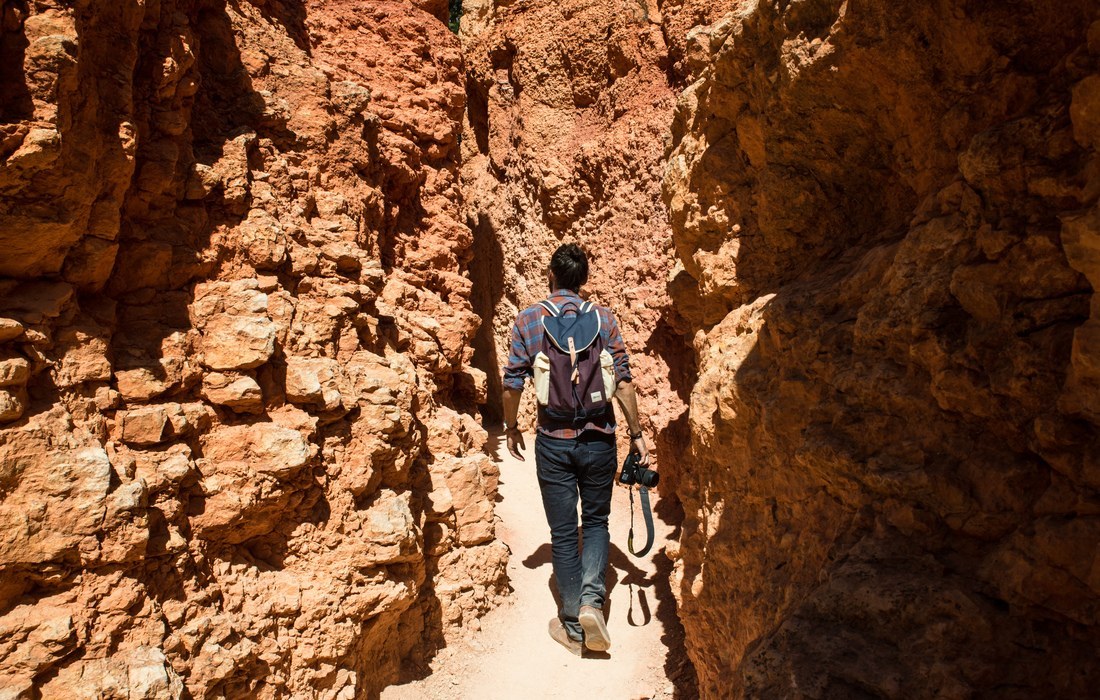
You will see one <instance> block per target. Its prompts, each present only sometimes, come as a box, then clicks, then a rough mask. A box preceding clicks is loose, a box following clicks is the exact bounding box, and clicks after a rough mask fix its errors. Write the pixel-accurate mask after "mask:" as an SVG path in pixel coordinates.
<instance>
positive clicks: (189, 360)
mask: <svg viewBox="0 0 1100 700" xmlns="http://www.w3.org/2000/svg"><path fill="white" fill-rule="evenodd" d="M445 13H446V3H438V2H434V3H407V2H396V1H393V2H391V1H384V0H356V1H354V2H353V1H352V0H338V1H337V2H323V3H322V2H319V1H313V0H310V1H308V2H297V1H289V0H255V1H253V2H236V1H234V2H224V1H222V0H159V1H158V2H140V1H138V0H127V1H124V2H97V3H88V2H80V3H76V4H75V5H74V4H73V3H67V2H60V1H59V2H52V1H50V0H43V1H41V2H33V3H31V2H24V1H22V0H14V1H8V2H4V3H3V16H2V20H0V22H2V24H0V27H2V33H0V248H2V249H3V253H2V254H0V469H2V471H0V670H2V674H3V675H2V676H0V689H2V691H0V696H3V697H10V698H23V697H27V698H29V697H65V698H78V697H130V698H135V697H142V698H152V697H157V698H177V697H193V698H206V697H235V698H275V697H317V698H351V697H366V696H369V695H370V694H372V693H374V692H376V691H377V690H378V689H379V688H380V687H382V686H383V685H385V684H387V683H389V682H390V681H391V680H392V679H393V678H395V677H396V675H397V674H398V673H399V672H400V670H401V669H402V667H403V666H404V667H406V668H408V667H410V666H415V665H416V664H417V661H418V659H422V658H423V657H424V655H425V654H427V653H430V651H431V650H432V649H433V648H434V647H436V646H437V645H438V644H440V643H441V642H442V640H443V638H444V637H445V636H446V635H450V634H455V633H457V630H458V629H459V627H460V626H461V625H463V624H466V625H470V626H476V618H477V616H478V615H479V614H480V613H481V612H482V611H484V610H485V609H487V608H488V607H489V606H491V605H493V604H494V603H495V601H496V600H497V599H498V597H499V596H500V595H501V594H502V593H503V587H504V586H505V585H506V584H505V581H504V558H505V554H506V552H505V551H504V548H503V546H502V545H500V544H498V543H496V542H495V540H494V524H493V523H494V516H493V512H492V503H493V497H494V495H495V492H496V479H497V473H496V469H495V467H494V465H493V464H492V463H491V462H490V461H489V460H488V458H487V457H485V455H484V453H483V451H482V449H481V448H482V446H483V444H484V442H485V439H486V435H485V432H484V431H483V430H482V429H481V428H480V427H479V425H478V423H477V422H476V421H475V420H474V419H473V417H472V414H471V412H472V411H473V410H474V408H475V405H476V403H478V402H483V401H484V400H485V377H484V375H482V374H480V373H479V372H478V371H477V370H474V369H472V368H471V367H470V365H469V360H470V355H471V351H470V350H469V349H468V347H467V344H468V341H469V340H470V338H471V337H472V335H473V333H474V330H475V328H476V326H477V318H476V316H475V315H474V314H473V312H472V310H471V306H470V303H469V298H470V282H469V279H468V277H467V275H466V267H467V263H468V261H469V258H470V254H471V245H472V239H471V236H470V233H469V230H468V229H467V228H466V227H465V226H464V225H463V223H462V222H461V221H460V218H459V217H460V209H459V208H460V206H461V201H462V200H461V196H460V194H459V192H458V184H459V183H458V170H457V163H458V147H459V145H458V142H459V139H458V135H459V132H460V128H461V118H462V114H463V110H464V106H465V95H466V93H465V89H464V75H463V71H462V56H461V52H460V48H459V43H458V40H457V39H456V38H455V37H454V36H453V35H452V34H450V33H449V32H448V31H447V29H446V26H445V24H444V23H443V21H442V20H445V19H446V17H445Z"/></svg>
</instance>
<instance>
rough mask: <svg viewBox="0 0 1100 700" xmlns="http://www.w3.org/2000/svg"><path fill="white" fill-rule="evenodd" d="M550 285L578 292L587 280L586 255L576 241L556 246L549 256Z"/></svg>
mask: <svg viewBox="0 0 1100 700" xmlns="http://www.w3.org/2000/svg"><path fill="white" fill-rule="evenodd" d="M550 277H551V279H550V286H551V291H553V290H555V289H571V290H573V291H574V292H579V291H580V289H581V285H583V284H584V283H585V282H587V281H588V256H587V255H585V254H584V251H583V250H581V247H580V246H579V245H577V244H576V243H566V244H565V245H561V246H558V249H557V250H555V251H554V255H553V256H551V257H550Z"/></svg>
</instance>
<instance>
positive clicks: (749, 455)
mask: <svg viewBox="0 0 1100 700" xmlns="http://www.w3.org/2000/svg"><path fill="white" fill-rule="evenodd" d="M1096 20H1097V17H1096V7H1095V3H1091V2H1070V3H1064V2H1058V3H1055V2H1028V3H1024V4H1017V5H1013V6H1012V8H1011V9H1009V8H1007V7H1001V6H992V5H989V6H983V7H978V6H975V5H973V4H970V3H947V4H941V5H937V6H935V7H934V8H933V7H932V6H925V5H919V4H918V5H914V4H905V3H900V4H899V3H887V2H867V3H846V2H844V3H842V2H839V1H838V2H809V1H807V2H792V3H770V2H767V3H756V2H745V3H741V4H740V5H739V7H738V8H736V10H735V11H734V12H732V13H730V14H729V15H727V16H726V17H725V18H723V19H722V20H721V21H719V22H716V23H715V24H713V25H711V26H710V27H709V28H706V29H703V30H699V31H697V32H696V33H695V37H696V39H697V40H698V41H697V42H696V45H697V46H703V45H707V46H710V47H711V48H712V51H711V53H710V54H709V56H706V57H702V56H701V57H700V59H701V60H702V58H705V60H703V61H702V63H701V64H700V66H701V67H700V68H699V70H698V73H697V75H698V80H696V81H695V82H694V83H693V84H692V85H691V86H690V87H688V88H687V89H686V90H685V91H684V93H683V95H682V96H681V98H680V102H679V106H678V108H677V113H676V118H675V121H674V125H673V133H674V148H673V150H672V152H671V155H670V158H669V166H668V171H667V175H666V180H665V189H664V191H665V197H666V200H667V202H668V203H669V206H670V217H671V221H672V228H673V231H674V238H675V245H676V249H677V252H678V255H679V257H680V260H681V261H682V264H683V270H682V272H680V273H679V274H678V275H677V276H676V277H675V278H674V279H673V280H672V282H671V285H670V291H671V293H672V297H673V303H674V305H675V306H676V308H677V310H678V312H679V314H680V316H681V317H682V318H683V319H684V320H686V321H687V322H688V326H687V327H686V328H685V330H688V331H690V332H694V334H695V335H694V337H695V347H696V351H697V353H698V359H699V379H698V383H697V384H696V385H695V387H694V389H693V391H692V395H691V409H690V415H691V437H692V443H691V462H690V470H689V471H688V472H687V473H686V474H684V475H682V476H681V478H680V481H679V488H678V492H679V495H680V497H681V499H682V501H683V504H684V509H685V522H684V525H683V538H682V550H681V555H682V559H681V562H680V565H679V568H678V571H677V576H678V584H679V585H678V588H679V590H680V593H681V597H682V601H681V602H682V606H681V617H682V619H683V621H684V625H685V628H686V630H687V635H688V645H689V650H690V651H691V654H692V658H693V660H694V661H695V664H696V666H697V669H698V671H699V676H700V684H701V689H702V690H703V692H704V694H705V695H707V696H710V697H726V696H741V695H744V696H747V697H756V698H761V697H764V698H767V697H776V698H778V697H790V696H791V694H792V693H793V694H797V695H800V696H806V697H815V698H827V697H891V698H919V697H928V698H931V697H937V698H938V697H959V698H962V697H973V696H975V695H996V696H997V697H1021V698H1022V697H1037V696H1048V695H1049V696H1052V697H1053V696H1057V697H1087V696H1089V695H1090V694H1091V693H1093V692H1095V691H1094V689H1095V687H1096V685H1097V682H1098V681H1100V666H1098V665H1097V664H1096V657H1095V649H1096V645H1097V643H1098V642H1100V619H1098V618H1097V613H1098V611H1100V579H1098V578H1097V571H1100V568H1098V566H1100V564H1098V561H1100V560H1098V559H1097V556H1098V553H1100V547H1098V544H1100V499H1098V498H1097V495H1096V494H1097V486H1098V482H1097V475H1098V473H1100V471H1098V469H1100V462H1098V457H1100V414H1098V413H1097V407H1096V401H1097V398H1096V397H1097V396H1098V395H1100V394H1098V393H1097V391H1096V388H1097V387H1096V381H1097V374H1096V367H1097V362H1098V360H1097V358H1098V357H1100V346H1097V344H1096V342H1095V340H1096V333H1095V330H1094V329H1095V327H1096V323H1097V317H1098V313H1097V312H1098V309H1100V307H1098V306H1097V304H1098V302H1097V297H1096V296H1095V294H1094V293H1093V290H1094V289H1095V288H1096V284H1097V280H1098V274H1100V270H1098V268H1097V260H1098V258H1097V255H1096V250H1097V245H1096V242H1097V240H1100V239H1098V235H1100V234H1098V222H1100V218H1098V216H1097V211H1098V209H1097V206H1098V205H1097V196H1098V194H1100V160H1098V158H1097V156H1096V148H1097V144H1098V139H1100V132H1098V131H1097V127H1098V124H1097V120H1096V114H1097V105H1098V104H1100V103H1098V102H1097V88H1096V85H1097V84H1098V83H1097V70H1098V66H1100V23H1097V22H1096ZM704 37H705V38H706V39H705V41H704Z"/></svg>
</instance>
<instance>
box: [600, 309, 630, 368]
mask: <svg viewBox="0 0 1100 700" xmlns="http://www.w3.org/2000/svg"><path fill="white" fill-rule="evenodd" d="M607 316H608V329H607V351H608V352H609V353H611V359H613V360H614V361H615V381H616V382H629V381H633V379H634V378H633V377H632V376H631V375H630V356H629V355H628V354H627V352H626V343H624V342H623V335H622V333H620V332H619V322H618V320H616V318H615V314H613V313H610V312H608V314H607Z"/></svg>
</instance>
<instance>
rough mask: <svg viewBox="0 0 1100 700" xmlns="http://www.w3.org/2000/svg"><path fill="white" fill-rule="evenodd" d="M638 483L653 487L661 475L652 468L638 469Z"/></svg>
mask: <svg viewBox="0 0 1100 700" xmlns="http://www.w3.org/2000/svg"><path fill="white" fill-rule="evenodd" d="M637 479H638V483H639V484H641V485H642V486H645V487H646V488H653V487H654V486H656V485H657V482H658V481H660V480H661V475H660V474H658V473H657V472H655V471H653V470H652V469H639V470H638V475H637Z"/></svg>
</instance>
